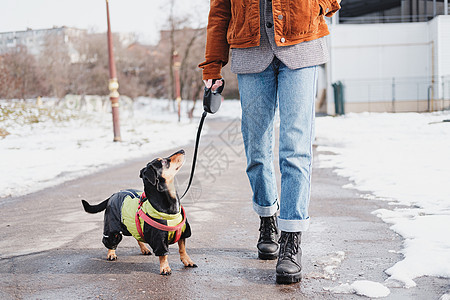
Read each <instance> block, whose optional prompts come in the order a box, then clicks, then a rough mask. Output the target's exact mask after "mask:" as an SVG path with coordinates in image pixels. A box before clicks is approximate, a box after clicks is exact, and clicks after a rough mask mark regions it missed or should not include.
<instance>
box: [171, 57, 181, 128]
mask: <svg viewBox="0 0 450 300" xmlns="http://www.w3.org/2000/svg"><path fill="white" fill-rule="evenodd" d="M180 67H181V62H180V56H179V55H178V52H177V51H174V52H173V68H174V70H175V92H176V94H177V104H178V105H177V106H178V122H180V120H181V85H180Z"/></svg>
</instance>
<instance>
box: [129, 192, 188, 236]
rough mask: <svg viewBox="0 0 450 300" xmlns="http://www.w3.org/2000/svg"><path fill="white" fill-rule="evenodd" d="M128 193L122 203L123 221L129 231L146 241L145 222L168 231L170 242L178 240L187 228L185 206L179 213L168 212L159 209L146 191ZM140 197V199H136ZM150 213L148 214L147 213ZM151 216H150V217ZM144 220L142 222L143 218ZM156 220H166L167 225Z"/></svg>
mask: <svg viewBox="0 0 450 300" xmlns="http://www.w3.org/2000/svg"><path fill="white" fill-rule="evenodd" d="M130 194H131V195H128V196H127V197H126V198H125V199H124V202H123V205H122V223H123V224H124V225H125V226H126V227H127V230H128V231H129V233H130V234H131V235H132V236H133V237H134V238H135V239H137V240H138V241H140V242H144V243H145V242H146V241H145V239H144V233H143V231H144V223H147V224H148V225H150V226H151V227H153V228H156V229H159V230H162V231H167V232H168V238H167V239H168V243H169V244H173V243H176V242H178V240H179V239H180V237H181V235H182V234H183V233H184V231H185V229H186V214H185V211H184V208H183V207H181V210H180V212H179V213H177V214H166V213H162V212H159V211H157V210H156V209H155V208H154V207H153V206H152V205H151V204H150V201H147V197H146V196H145V192H142V193H141V192H139V193H136V194H135V193H131V192H130ZM137 199H139V201H136V200H137ZM147 214H148V215H147ZM149 216H150V217H149ZM141 219H142V220H143V221H144V222H141V221H142V220H141ZM155 220H165V221H166V222H167V225H164V224H161V223H159V222H157V221H155Z"/></svg>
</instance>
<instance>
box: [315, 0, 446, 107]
mask: <svg viewBox="0 0 450 300" xmlns="http://www.w3.org/2000/svg"><path fill="white" fill-rule="evenodd" d="M342 4H343V8H342V10H341V11H340V12H339V13H338V14H337V15H336V16H335V17H333V18H332V20H331V22H330V23H331V24H330V26H329V27H330V31H331V34H330V36H329V37H328V38H327V39H328V46H329V50H330V56H331V60H330V62H329V63H327V64H326V65H325V68H324V71H323V72H322V74H323V75H322V81H321V83H319V86H321V88H319V101H318V103H317V111H319V112H322V113H328V114H335V113H336V106H335V100H337V99H335V93H334V92H335V90H334V88H335V87H336V86H337V84H339V83H341V84H342V87H343V97H344V101H345V112H361V111H369V112H403V111H419V112H423V111H432V110H441V109H448V108H450V16H449V15H447V14H448V3H447V1H436V0H434V1H425V0H404V1H398V0H396V1H394V0H380V1H370V0H368V1H364V0H346V1H344V2H343V3H342ZM445 5H446V6H445ZM333 85H334V87H333ZM324 90H326V92H323V93H322V94H321V93H320V92H321V91H324ZM324 94H326V97H325V95H324ZM321 95H322V97H320V96H321Z"/></svg>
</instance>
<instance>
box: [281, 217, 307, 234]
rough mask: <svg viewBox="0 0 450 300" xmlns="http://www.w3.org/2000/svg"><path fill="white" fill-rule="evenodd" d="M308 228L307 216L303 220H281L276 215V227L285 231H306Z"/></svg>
mask: <svg viewBox="0 0 450 300" xmlns="http://www.w3.org/2000/svg"><path fill="white" fill-rule="evenodd" d="M308 228H309V217H308V219H304V220H283V219H281V218H280V217H278V229H280V230H281V231H285V232H299V231H307V230H308Z"/></svg>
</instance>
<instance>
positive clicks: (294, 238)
mask: <svg viewBox="0 0 450 300" xmlns="http://www.w3.org/2000/svg"><path fill="white" fill-rule="evenodd" d="M298 238H299V237H298V234H297V233H295V232H287V233H286V234H284V235H282V236H281V239H280V244H281V245H282V247H283V249H282V250H283V251H280V256H282V257H280V259H284V258H289V259H290V260H293V259H295V255H297V253H298V246H299V240H298Z"/></svg>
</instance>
